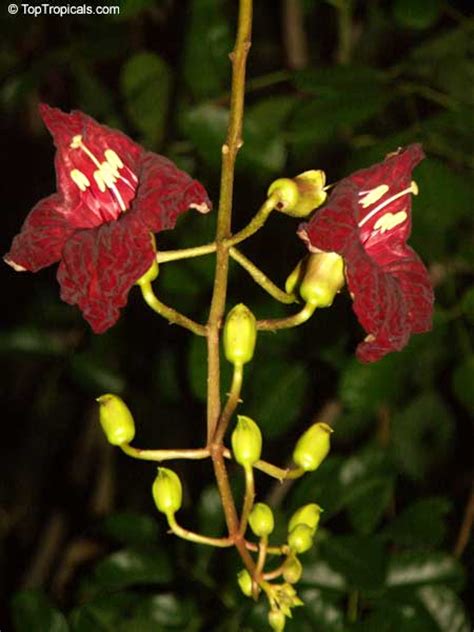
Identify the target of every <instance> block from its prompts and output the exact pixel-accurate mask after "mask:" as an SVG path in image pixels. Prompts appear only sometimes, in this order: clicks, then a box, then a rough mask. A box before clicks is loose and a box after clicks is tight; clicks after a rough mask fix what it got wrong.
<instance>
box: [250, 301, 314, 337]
mask: <svg viewBox="0 0 474 632" xmlns="http://www.w3.org/2000/svg"><path fill="white" fill-rule="evenodd" d="M315 309H316V307H315V305H312V304H311V303H306V305H305V306H304V307H303V309H302V310H301V311H299V312H298V313H297V314H294V315H293V316H287V317H286V318H266V319H264V320H258V321H257V329H259V330H261V331H276V330H277V329H288V328H289V327H296V325H302V324H303V323H305V322H306V321H307V320H308V319H309V318H311V316H312V315H313V313H314V310H315Z"/></svg>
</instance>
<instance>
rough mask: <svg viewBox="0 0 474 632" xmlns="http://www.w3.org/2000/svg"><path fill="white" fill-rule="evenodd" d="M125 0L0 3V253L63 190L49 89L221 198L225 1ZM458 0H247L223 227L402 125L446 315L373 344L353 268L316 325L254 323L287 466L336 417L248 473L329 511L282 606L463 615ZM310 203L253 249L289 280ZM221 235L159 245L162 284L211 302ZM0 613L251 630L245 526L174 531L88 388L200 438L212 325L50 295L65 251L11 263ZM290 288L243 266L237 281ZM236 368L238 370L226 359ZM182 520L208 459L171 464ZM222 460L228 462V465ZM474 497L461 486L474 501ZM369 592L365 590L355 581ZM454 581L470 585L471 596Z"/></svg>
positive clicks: (347, 614)
mask: <svg viewBox="0 0 474 632" xmlns="http://www.w3.org/2000/svg"><path fill="white" fill-rule="evenodd" d="M117 3H118V0H117ZM120 6H121V12H120V16H118V17H111V16H82V17H63V18H59V17H54V16H48V15H42V16H40V17H37V18H35V17H33V16H24V15H21V9H20V12H19V13H18V14H17V15H16V16H10V15H8V13H7V5H5V6H4V7H2V10H1V18H0V19H1V27H2V53H1V56H0V72H1V77H2V80H1V85H0V109H1V119H0V120H1V123H0V124H1V133H2V144H3V151H2V154H1V158H0V160H1V174H2V178H1V182H2V214H1V221H2V230H1V232H0V237H1V240H2V243H1V248H2V252H6V251H7V250H8V248H9V245H10V242H11V239H12V238H13V236H14V235H15V234H16V233H17V232H18V230H19V228H20V226H21V223H22V222H23V220H24V218H25V217H26V215H27V213H28V212H29V210H30V209H31V208H32V207H33V206H34V204H35V203H36V202H37V201H38V200H39V199H41V198H42V197H44V196H46V195H49V194H50V193H52V192H53V191H54V187H55V176H54V167H53V157H54V148H53V144H52V142H51V139H50V137H49V135H48V133H47V132H46V131H45V129H44V127H43V124H42V122H41V120H40V118H39V116H38V112H37V106H38V103H39V102H40V101H44V102H46V103H49V104H51V105H55V106H58V107H61V108H63V109H65V110H69V109H72V108H78V109H82V110H83V111H85V112H87V113H88V114H90V115H91V116H93V117H95V118H96V119H97V120H98V121H100V122H102V123H106V124H108V125H111V126H113V127H119V128H120V129H122V130H124V131H125V132H126V133H128V134H129V135H130V136H132V138H134V139H136V140H138V141H139V142H142V143H143V144H144V145H145V146H146V147H148V148H150V149H153V150H155V151H158V152H160V153H163V154H165V155H167V156H168V157H170V158H172V159H173V160H174V161H175V162H176V163H177V164H178V165H179V166H180V167H181V168H183V169H186V170H187V171H189V172H190V173H192V174H193V175H194V176H195V177H198V178H199V179H200V180H201V181H202V182H203V183H204V184H205V185H206V187H207V189H208V191H209V193H210V196H211V198H212V199H213V200H214V203H215V204H216V203H217V200H218V181H219V161H220V145H221V144H222V141H223V138H224V135H225V127H226V112H227V106H228V89H229V85H230V84H229V79H230V64H229V60H228V53H229V51H230V50H231V48H232V45H233V36H234V31H235V28H236V14H237V3H236V2H226V1H224V0H189V1H188V0H186V1H184V0H183V1H177V0H154V1H153V0H125V1H123V2H122V3H121V4H120ZM469 8H470V2H462V1H453V2H442V1H441V0H440V1H437V0H419V1H418V2H409V1H408V0H393V2H379V1H377V0H368V1H367V2H360V1H359V2H357V1H355V0H354V1H353V2H344V1H343V0H340V1H337V0H333V1H328V2H324V1H322V0H301V2H296V0H286V1H282V2H279V1H277V0H275V1H274V2H271V1H270V0H266V1H262V0H256V1H255V21H254V33H253V46H252V49H251V54H250V58H249V72H248V75H249V77H248V78H249V81H248V93H247V98H246V101H247V111H246V122H245V130H244V140H245V146H244V148H243V150H242V152H241V153H240V155H239V159H238V170H237V179H236V185H235V214H234V220H233V224H234V227H235V228H236V229H238V228H240V227H242V226H243V225H244V224H245V223H246V221H248V220H249V219H250V218H251V216H252V214H253V213H254V212H255V210H256V209H257V208H258V206H259V205H260V204H261V202H262V201H263V199H264V196H265V193H266V189H267V187H268V185H269V184H270V182H271V181H272V180H273V179H275V178H277V177H280V176H282V175H289V176H291V175H295V174H297V173H300V172H301V171H304V170H307V169H313V168H322V169H324V170H325V172H326V173H327V177H328V181H329V182H334V181H336V180H337V179H339V178H340V177H343V176H344V175H347V174H349V173H350V172H351V171H353V170H355V169H356V168H359V167H362V166H369V165H370V164H372V163H374V162H378V161H379V160H381V159H382V158H383V156H384V155H385V153H387V152H389V151H393V150H395V149H396V148H397V147H399V146H401V145H405V144H408V143H411V142H414V141H419V142H422V143H423V146H424V148H425V151H426V153H427V155H428V158H427V160H425V161H424V162H423V163H422V165H421V166H420V167H419V168H417V170H416V172H415V178H416V181H417V182H418V185H419V187H420V195H419V197H418V198H416V199H415V200H414V211H413V226H414V227H413V236H412V239H411V243H412V245H413V246H414V247H415V248H416V249H417V251H418V252H419V253H420V255H421V256H422V258H423V259H424V261H425V262H426V264H427V266H428V267H429V270H430V273H431V276H432V280H433V283H434V285H435V291H436V297H437V302H436V315H435V325H434V328H433V331H432V332H431V333H429V334H426V335H423V336H417V337H415V338H413V339H412V340H411V342H410V344H409V345H408V347H407V348H406V349H405V350H404V351H403V352H401V353H396V354H392V355H390V356H388V357H386V358H385V359H383V360H382V361H380V362H378V363H376V364H373V365H361V364H359V363H358V362H357V361H356V360H355V358H354V349H355V347H356V345H357V342H358V341H359V340H360V339H361V338H362V336H363V335H364V334H363V332H362V330H361V329H360V327H359V326H358V324H357V322H356V319H355V316H354V314H353V313H352V310H351V305H350V299H349V297H348V296H346V295H345V294H344V293H343V294H342V295H341V296H340V297H338V298H337V300H336V301H335V304H334V306H333V307H332V308H331V309H330V310H325V311H321V313H317V314H316V315H315V316H314V317H313V319H312V320H311V321H310V322H309V323H308V324H306V325H305V326H303V327H301V328H299V329H297V330H290V331H287V332H282V333H279V334H277V335H274V336H273V335H270V334H268V335H264V334H261V336H260V337H259V341H258V347H257V354H256V357H255V359H254V361H253V362H252V364H251V365H250V367H249V370H248V372H247V381H246V383H245V385H244V390H243V398H244V400H245V403H244V406H243V407H242V412H244V413H245V414H248V415H250V416H252V417H253V418H255V419H256V420H257V421H258V423H259V425H260V426H261V428H262V431H263V434H264V455H265V457H266V458H267V459H268V460H271V461H272V462H275V463H279V464H283V463H286V462H287V461H288V459H289V457H290V456H291V447H292V446H293V445H294V442H295V440H296V439H297V437H298V436H299V434H300V433H301V432H302V430H303V429H304V428H306V427H307V426H308V425H309V423H310V422H311V421H312V420H313V419H326V420H328V421H330V422H331V423H332V424H333V425H334V429H335V433H334V441H333V450H332V452H331V456H330V457H329V458H328V459H327V461H326V462H325V463H324V465H323V466H322V467H321V469H320V470H318V471H317V472H316V473H314V474H312V475H308V476H306V477H305V478H303V479H302V480H301V481H299V482H298V483H296V484H294V485H293V486H289V487H286V486H283V487H280V486H279V485H277V486H273V485H272V483H271V481H269V480H267V479H266V478H264V477H259V478H258V480H257V485H258V491H259V498H260V499H261V500H263V499H265V498H266V499H267V500H268V499H271V501H272V503H273V505H274V506H275V507H276V512H277V517H278V518H279V524H280V527H279V533H280V534H281V536H282V537H284V529H285V518H286V517H287V512H289V511H290V510H293V509H295V508H296V507H298V506H299V505H301V504H304V503H306V502H311V501H317V502H318V503H320V504H321V505H322V506H323V507H324V509H325V513H324V519H323V521H322V527H321V530H320V532H319V535H318V538H317V543H316V547H315V550H314V552H311V553H309V554H307V555H306V556H304V557H303V558H302V561H303V563H304V565H305V569H306V573H305V576H304V578H303V581H302V585H301V590H300V592H301V595H302V597H303V599H304V600H305V602H306V607H305V608H304V609H303V608H301V609H299V611H298V613H297V616H296V617H295V619H294V620H293V621H292V622H291V623H290V624H289V625H288V626H287V628H288V629H289V630H303V631H305V630H308V631H310V630H316V631H317V630H321V631H324V632H337V631H340V630H361V631H364V630H367V631H368V632H371V631H373V630H377V632H379V631H393V632H395V631H398V630H404V632H405V631H407V632H425V631H438V630H441V631H445V632H448V631H449V632H457V631H459V632H465V631H466V632H467V630H469V629H470V627H469V623H468V619H467V617H468V616H469V615H468V613H467V611H466V609H465V604H468V603H469V602H471V603H472V602H473V601H474V599H473V596H474V595H473V590H472V584H469V576H468V573H467V572H466V568H468V567H469V565H471V567H472V562H473V557H474V548H473V544H472V540H471V541H469V542H468V541H466V538H465V537H464V536H466V534H467V528H466V526H464V529H463V527H462V525H463V524H464V525H467V527H468V526H469V525H468V522H463V520H464V518H465V516H466V512H467V513H469V507H470V510H471V512H473V511H474V499H473V496H472V470H473V467H472V445H473V434H472V417H471V416H470V414H471V413H472V410H473V408H474V398H473V392H474V391H473V388H472V385H473V375H474V354H473V340H472V333H471V332H472V323H473V321H474V289H473V287H472V279H473V269H474V268H473V265H474V259H473V232H472V209H473V192H474V187H473V181H472V168H473V165H474V162H473V155H474V153H473V149H474V129H473V117H472V108H473V105H474V94H473V85H474V83H473V80H474V44H473V42H474V38H473V33H474V18H473V17H472V14H470V12H469ZM214 221H215V217H213V214H210V215H208V216H206V217H202V216H197V214H193V213H189V214H188V215H187V216H185V217H183V218H181V219H180V221H179V223H178V226H177V228H176V229H175V230H174V231H173V232H170V233H168V234H166V233H163V234H161V235H160V236H159V238H158V248H160V249H168V248H175V247H180V246H186V245H196V244H199V243H203V242H205V241H207V240H209V239H212V234H213V229H214ZM296 227H297V222H295V220H293V219H291V218H287V217H283V216H277V217H274V218H272V219H271V220H270V221H269V223H268V226H267V227H266V228H265V230H263V231H261V233H259V234H258V235H257V236H256V237H255V238H253V239H252V240H251V241H250V242H249V243H248V244H245V246H243V251H244V252H245V253H246V254H247V255H248V256H250V257H251V258H252V259H253V260H254V261H255V262H256V263H258V265H259V266H261V268H262V269H263V270H265V271H266V272H267V273H268V274H269V275H270V277H271V278H272V279H273V280H274V281H275V282H276V283H278V284H279V285H280V286H283V284H284V280H285V278H286V276H287V275H288V274H289V272H290V271H291V270H292V269H293V267H294V266H295V264H296V263H297V261H298V260H299V259H300V258H301V257H302V256H303V255H304V245H303V243H302V242H301V240H300V239H298V238H297V236H296V235H295V230H296ZM212 274H213V258H212V257H206V258H202V259H199V260H194V261H192V260H191V261H187V262H179V263H176V264H167V265H166V266H163V267H162V271H161V273H160V277H159V279H158V280H157V282H156V283H155V287H156V291H157V293H158V295H159V296H160V297H161V298H163V300H164V301H165V302H166V303H168V304H170V305H173V306H175V307H177V308H179V309H181V310H182V311H184V312H185V313H187V314H189V315H191V316H192V317H193V318H196V319H199V320H204V319H205V318H206V313H207V309H208V307H207V306H208V301H209V298H210V288H211V284H212ZM0 275H1V287H2V295H3V300H2V310H1V317H2V330H1V333H0V363H1V364H0V366H1V370H2V379H1V382H0V389H1V390H0V392H1V402H2V413H3V414H2V422H1V423H2V426H1V428H2V440H1V446H0V459H1V463H2V475H1V477H0V565H1V569H2V573H1V575H0V595H1V596H0V625H1V627H2V630H10V629H12V630H20V631H23V630H25V631H26V630H28V631H29V632H31V631H34V630H38V631H43V630H50V629H51V630H53V629H54V630H61V631H62V630H68V629H71V630H74V631H76V630H79V631H82V630H84V631H86V630H87V631H89V630H122V629H123V630H127V631H130V630H137V631H140V632H142V631H145V632H146V631H147V630H169V629H175V630H234V629H238V628H240V629H242V630H260V629H262V628H263V625H264V624H263V623H262V621H264V620H265V608H266V606H264V604H263V600H261V602H262V603H261V604H260V605H258V606H256V607H253V606H252V605H251V604H250V603H248V602H249V600H245V599H244V597H243V596H241V595H240V594H239V592H238V589H237V588H236V582H235V573H236V572H237V570H238V568H239V563H238V560H237V558H236V556H235V555H234V554H233V553H230V552H228V551H227V552H225V551H224V552H222V551H218V552H217V553H215V552H214V551H210V550H208V549H205V548H203V547H195V546H193V545H191V544H187V543H182V542H179V541H176V540H174V539H173V538H172V537H171V536H169V535H167V534H166V527H165V524H164V521H163V520H162V519H161V517H160V516H158V515H157V514H156V511H155V510H154V507H153V503H152V499H151V494H150V485H151V482H152V480H153V477H154V473H155V470H154V466H153V464H149V463H145V462H134V461H131V460H130V459H128V458H126V457H125V456H123V455H122V454H121V453H120V454H119V453H118V452H117V451H116V450H112V449H111V448H110V447H109V446H108V445H106V443H105V439H104V438H103V436H102V434H101V431H100V429H99V428H98V423H97V410H96V404H95V401H94V400H95V397H97V396H98V395H100V394H101V393H104V392H109V391H111V392H114V393H117V394H120V395H121V396H122V397H123V398H124V399H125V400H126V401H127V402H128V404H129V406H130V408H131V409H132V411H133V413H134V416H135V420H136V423H137V438H136V441H135V445H137V446H141V447H150V448H151V447H156V448H158V447H163V448H166V447H198V446H200V445H202V442H203V441H204V435H205V429H204V418H205V411H204V397H205V390H204V389H205V355H204V347H203V344H202V341H200V340H194V339H193V337H192V336H191V334H188V333H187V332H185V331H181V330H179V329H178V328H175V327H170V326H169V325H167V324H166V323H164V322H162V321H161V320H160V319H159V318H158V317H156V316H155V315H154V314H153V313H151V312H150V311H149V310H148V309H147V308H146V306H145V305H144V304H143V303H142V302H141V300H140V296H139V292H138V291H137V290H135V289H133V290H132V291H131V294H130V300H129V304H128V306H127V308H126V309H125V310H124V312H123V316H122V318H121V320H120V321H119V323H118V324H117V325H116V326H115V327H114V328H113V329H111V330H110V331H109V332H107V333H106V334H104V335H102V336H95V335H93V334H92V332H91V330H90V329H89V327H88V325H87V324H86V323H85V321H83V320H82V318H81V315H80V313H79V312H78V311H77V310H76V309H74V308H72V307H70V306H68V305H65V304H62V303H61V302H60V299H59V292H58V285H57V282H56V279H55V269H54V267H53V268H50V269H47V270H44V271H41V272H40V273H38V274H34V275H33V274H29V273H25V274H17V273H15V272H14V271H13V270H11V269H10V268H8V267H7V266H2V267H1V268H0ZM242 300H243V301H245V303H246V304H247V305H249V306H250V307H251V309H252V310H253V311H254V312H255V313H256V315H257V316H258V317H267V316H278V315H285V314H289V313H291V310H292V309H294V307H293V308H292V307H284V306H280V305H277V304H273V302H272V300H271V299H270V298H267V297H266V296H265V295H264V294H263V292H262V291H261V290H260V289H259V288H257V287H256V286H253V285H252V283H251V282H249V279H248V277H246V275H245V273H244V272H243V271H241V270H240V269H238V268H237V267H236V266H233V267H232V273H231V283H230V295H229V305H232V304H234V303H237V302H240V301H242ZM225 375H226V376H227V377H225V379H224V387H223V388H224V390H225V388H226V385H227V384H228V381H226V380H228V371H227V369H226V371H225ZM176 469H177V470H178V471H179V473H180V475H181V476H182V479H183V481H184V482H185V506H184V509H183V511H182V513H181V514H180V521H181V522H182V523H183V524H184V525H186V526H189V528H193V529H200V530H202V531H203V532H204V533H216V534H219V533H220V529H221V525H222V519H221V516H220V510H219V504H218V498H217V496H216V492H215V490H214V487H213V485H212V480H213V479H212V470H211V467H210V466H209V464H208V463H204V464H203V463H198V464H193V463H191V464H188V463H184V464H183V463H178V464H177V466H176ZM232 475H233V478H234V480H235V484H236V486H237V487H238V486H239V484H240V483H241V481H240V476H239V472H238V471H234V470H232ZM469 503H470V504H469ZM354 604H358V607H356V608H355V607H354ZM463 604H464V605H463Z"/></svg>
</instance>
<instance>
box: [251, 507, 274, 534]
mask: <svg viewBox="0 0 474 632" xmlns="http://www.w3.org/2000/svg"><path fill="white" fill-rule="evenodd" d="M249 524H250V528H251V529H252V531H253V532H254V533H255V535H256V536H258V537H259V538H263V537H266V536H267V535H270V533H271V532H272V531H273V527H274V526H275V521H274V519H273V512H272V510H271V509H270V507H269V506H268V505H266V504H265V503H256V504H255V505H254V506H253V508H252V511H251V512H250V515H249Z"/></svg>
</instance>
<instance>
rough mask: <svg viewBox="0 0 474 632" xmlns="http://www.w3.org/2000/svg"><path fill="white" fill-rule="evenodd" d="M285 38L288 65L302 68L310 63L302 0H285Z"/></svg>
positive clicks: (283, 19)
mask: <svg viewBox="0 0 474 632" xmlns="http://www.w3.org/2000/svg"><path fill="white" fill-rule="evenodd" d="M282 9H283V16H282V22H283V39H284V43H285V52H286V58H287V63H288V67H289V68H291V69H292V70H301V69H302V68H306V66H307V65H308V58H309V55H308V42H307V38H306V32H305V28H304V19H303V18H304V15H303V9H302V7H301V2H300V0H283V7H282Z"/></svg>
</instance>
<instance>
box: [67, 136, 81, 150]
mask: <svg viewBox="0 0 474 632" xmlns="http://www.w3.org/2000/svg"><path fill="white" fill-rule="evenodd" d="M81 145H82V136H81V135H80V134H78V135H77V136H74V137H73V139H72V141H71V144H70V147H71V149H77V148H78V147H80V146H81Z"/></svg>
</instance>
